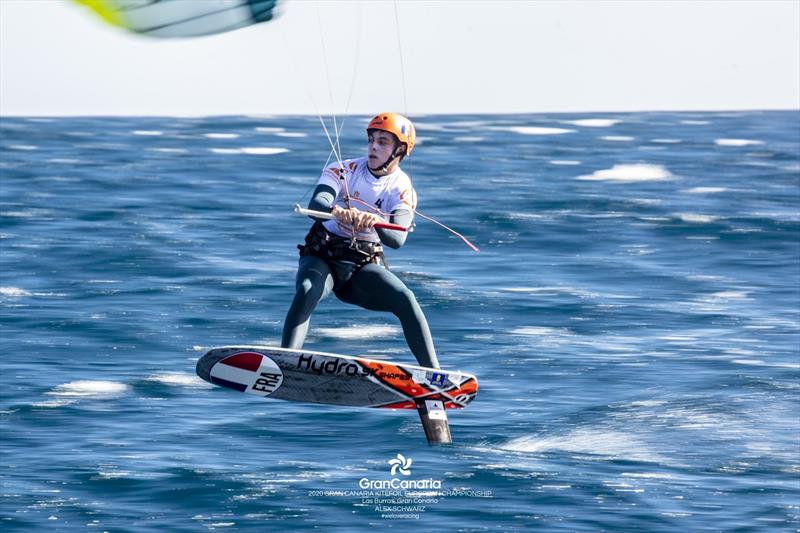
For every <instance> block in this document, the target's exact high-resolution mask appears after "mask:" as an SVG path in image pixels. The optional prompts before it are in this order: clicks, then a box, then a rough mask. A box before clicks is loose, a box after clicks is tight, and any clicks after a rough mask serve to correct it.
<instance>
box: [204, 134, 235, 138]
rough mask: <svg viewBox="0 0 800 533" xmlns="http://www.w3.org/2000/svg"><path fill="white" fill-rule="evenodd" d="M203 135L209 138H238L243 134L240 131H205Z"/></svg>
mask: <svg viewBox="0 0 800 533" xmlns="http://www.w3.org/2000/svg"><path fill="white" fill-rule="evenodd" d="M203 137H206V138H208V139H238V138H239V137H241V135H239V134H238V133H204V134H203Z"/></svg>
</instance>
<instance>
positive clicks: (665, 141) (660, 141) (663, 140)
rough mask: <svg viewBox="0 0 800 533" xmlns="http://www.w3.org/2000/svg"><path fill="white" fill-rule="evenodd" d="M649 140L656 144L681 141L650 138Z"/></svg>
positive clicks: (680, 141)
mask: <svg viewBox="0 0 800 533" xmlns="http://www.w3.org/2000/svg"><path fill="white" fill-rule="evenodd" d="M650 142H651V143H658V144H678V143H682V142H683V141H682V140H680V139H651V140H650Z"/></svg>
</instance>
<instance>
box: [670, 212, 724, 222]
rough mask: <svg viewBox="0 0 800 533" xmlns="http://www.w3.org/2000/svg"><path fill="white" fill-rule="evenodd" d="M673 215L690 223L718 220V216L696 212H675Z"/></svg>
mask: <svg viewBox="0 0 800 533" xmlns="http://www.w3.org/2000/svg"><path fill="white" fill-rule="evenodd" d="M675 216H676V217H678V218H679V219H681V220H682V221H683V222H689V223H690V224H708V223H711V222H715V221H717V220H719V217H715V216H713V215H701V214H698V213H676V214H675Z"/></svg>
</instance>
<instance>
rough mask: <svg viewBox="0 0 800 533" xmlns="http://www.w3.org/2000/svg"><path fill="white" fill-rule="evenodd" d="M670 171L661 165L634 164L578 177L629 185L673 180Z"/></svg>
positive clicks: (616, 166)
mask: <svg viewBox="0 0 800 533" xmlns="http://www.w3.org/2000/svg"><path fill="white" fill-rule="evenodd" d="M673 178H674V176H673V175H672V173H670V171H669V170H667V169H666V168H664V167H663V166H661V165H647V164H643V163H642V164H633V165H614V166H613V167H611V168H607V169H604V170H597V171H595V172H593V173H592V174H588V175H583V176H578V177H577V178H576V179H579V180H585V181H619V182H627V183H635V182H644V181H664V180H670V179H673Z"/></svg>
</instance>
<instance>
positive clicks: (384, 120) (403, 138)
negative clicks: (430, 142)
mask: <svg viewBox="0 0 800 533" xmlns="http://www.w3.org/2000/svg"><path fill="white" fill-rule="evenodd" d="M369 130H383V131H388V132H389V133H393V134H394V136H395V137H397V140H398V141H400V142H401V143H405V145H406V155H411V150H413V149H414V141H415V140H416V138H417V135H416V132H415V131H414V125H413V124H412V123H411V121H410V120H408V119H407V118H406V117H404V116H403V115H398V114H397V113H381V114H379V115H375V118H373V119H372V120H370V121H369V126H367V131H369Z"/></svg>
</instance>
